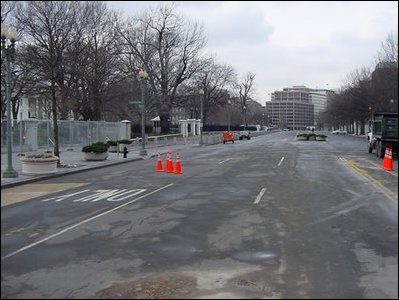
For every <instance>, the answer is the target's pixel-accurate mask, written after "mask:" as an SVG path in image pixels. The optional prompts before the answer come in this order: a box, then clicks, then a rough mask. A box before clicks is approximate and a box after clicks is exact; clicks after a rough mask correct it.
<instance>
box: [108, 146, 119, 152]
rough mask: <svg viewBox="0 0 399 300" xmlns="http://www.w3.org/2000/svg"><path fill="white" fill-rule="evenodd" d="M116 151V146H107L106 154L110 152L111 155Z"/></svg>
mask: <svg viewBox="0 0 399 300" xmlns="http://www.w3.org/2000/svg"><path fill="white" fill-rule="evenodd" d="M117 150H118V148H117V147H116V146H109V148H108V152H112V153H114V152H118V151H117Z"/></svg>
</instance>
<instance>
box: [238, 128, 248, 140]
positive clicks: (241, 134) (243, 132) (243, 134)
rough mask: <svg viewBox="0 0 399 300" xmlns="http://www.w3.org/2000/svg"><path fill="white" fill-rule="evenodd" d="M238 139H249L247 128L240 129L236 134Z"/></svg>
mask: <svg viewBox="0 0 399 300" xmlns="http://www.w3.org/2000/svg"><path fill="white" fill-rule="evenodd" d="M238 139H239V140H243V139H247V140H250V139H251V134H250V133H249V131H248V130H241V131H240V132H239V134H238Z"/></svg>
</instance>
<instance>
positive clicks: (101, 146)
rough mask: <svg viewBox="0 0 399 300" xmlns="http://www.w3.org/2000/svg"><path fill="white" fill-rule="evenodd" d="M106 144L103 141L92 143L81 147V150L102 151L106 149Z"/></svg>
mask: <svg viewBox="0 0 399 300" xmlns="http://www.w3.org/2000/svg"><path fill="white" fill-rule="evenodd" d="M108 147H109V146H108V145H107V144H105V143H103V142H97V143H93V144H91V145H88V146H84V147H83V148H82V152H93V153H104V152H107V151H108Z"/></svg>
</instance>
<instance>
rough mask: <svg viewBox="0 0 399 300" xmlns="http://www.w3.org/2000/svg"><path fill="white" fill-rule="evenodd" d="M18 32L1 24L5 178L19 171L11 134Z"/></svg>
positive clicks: (16, 175) (15, 174)
mask: <svg viewBox="0 0 399 300" xmlns="http://www.w3.org/2000/svg"><path fill="white" fill-rule="evenodd" d="M17 36H18V33H17V32H16V31H15V30H14V29H13V28H10V27H7V26H5V25H3V24H1V56H2V58H4V60H5V62H6V101H7V106H6V111H7V169H6V170H5V171H4V172H3V177H4V178H16V177H18V172H17V171H15V170H14V169H13V167H12V147H11V144H12V136H11V130H12V127H11V114H12V112H11V62H12V61H13V59H14V54H15V41H16V38H17Z"/></svg>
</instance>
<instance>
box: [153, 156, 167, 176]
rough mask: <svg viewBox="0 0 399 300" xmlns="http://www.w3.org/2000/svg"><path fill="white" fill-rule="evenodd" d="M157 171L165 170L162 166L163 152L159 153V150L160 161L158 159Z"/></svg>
mask: <svg viewBox="0 0 399 300" xmlns="http://www.w3.org/2000/svg"><path fill="white" fill-rule="evenodd" d="M155 171H157V172H163V171H165V170H164V169H163V167H162V160H161V153H159V152H158V161H157V165H156V167H155Z"/></svg>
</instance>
